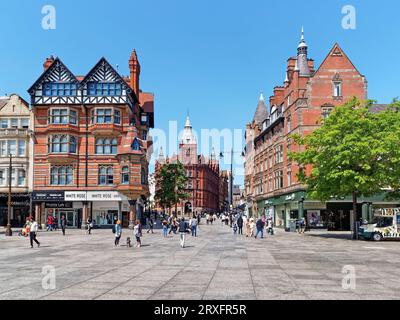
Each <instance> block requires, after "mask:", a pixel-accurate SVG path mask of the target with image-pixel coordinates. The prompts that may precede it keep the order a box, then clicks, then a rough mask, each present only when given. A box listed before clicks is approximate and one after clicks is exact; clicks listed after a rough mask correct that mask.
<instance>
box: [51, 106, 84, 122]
mask: <svg viewBox="0 0 400 320" xmlns="http://www.w3.org/2000/svg"><path fill="white" fill-rule="evenodd" d="M48 116H49V117H48V122H49V124H74V125H76V124H77V123H78V112H77V111H76V110H72V109H69V108H62V109H50V110H49V114H48Z"/></svg>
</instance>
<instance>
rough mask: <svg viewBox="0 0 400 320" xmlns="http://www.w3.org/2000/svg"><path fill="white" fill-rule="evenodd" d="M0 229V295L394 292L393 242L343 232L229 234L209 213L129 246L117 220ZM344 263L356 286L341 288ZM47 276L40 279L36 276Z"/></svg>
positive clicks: (365, 295)
mask: <svg viewBox="0 0 400 320" xmlns="http://www.w3.org/2000/svg"><path fill="white" fill-rule="evenodd" d="M1 231H2V232H3V233H2V234H0V300H5V299H24V300H25V299H40V300H54V299H62V300H80V299H106V300H124V299H128V300H144V299H156V300H159V299H160V300H162V299H167V300H169V299H174V300H175V299H179V300H180V299H196V300H198V299H206V300H208V299H245V300H246V299H250V300H254V299H261V300H265V299H268V300H269V299H273V300H284V299H295V300H298V299H400V290H399V288H400V268H399V267H398V266H399V263H400V252H399V249H400V243H399V242H380V243H374V242H364V241H351V240H348V236H346V235H345V234H336V233H333V234H332V233H327V232H311V233H308V234H306V235H299V234H294V233H286V232H283V231H279V230H278V231H277V234H276V235H274V236H268V237H266V238H264V239H250V238H246V237H242V236H237V235H236V236H235V235H233V232H231V229H230V228H229V227H227V226H223V225H221V223H220V222H219V221H217V223H216V224H214V225H209V226H207V225H204V224H202V225H201V226H200V230H199V237H198V238H192V237H191V236H188V237H187V247H186V248H184V249H182V248H180V246H179V236H177V235H174V236H170V237H169V238H167V239H164V238H163V237H162V232H161V231H160V230H156V233H155V234H150V235H148V234H146V233H145V234H144V237H143V244H144V246H143V247H141V248H128V247H126V245H125V239H126V237H127V236H131V237H132V238H133V236H132V231H130V230H124V232H123V237H122V239H121V244H122V245H121V246H120V247H117V248H116V247H114V235H113V234H112V232H111V230H94V231H93V234H92V235H86V234H84V232H82V231H80V230H67V236H66V237H63V236H62V235H61V232H41V233H40V234H39V236H38V239H39V241H40V242H41V244H42V246H41V247H40V248H36V247H35V248H34V249H31V248H30V245H29V239H27V238H19V237H18V236H14V237H12V238H8V239H7V238H6V237H5V236H4V230H1ZM46 266H50V267H54V268H55V272H56V277H55V279H56V283H55V284H56V287H55V289H49V290H46V289H43V286H42V282H43V278H44V277H45V276H44V275H43V274H42V270H43V267H46ZM344 266H351V267H353V268H354V270H355V274H356V282H355V289H354V290H353V289H344V288H343V286H342V281H343V278H344V276H345V274H343V273H342V270H343V267H344ZM44 282H45V284H46V283H48V282H46V281H44Z"/></svg>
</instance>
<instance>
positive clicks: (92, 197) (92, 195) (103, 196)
mask: <svg viewBox="0 0 400 320" xmlns="http://www.w3.org/2000/svg"><path fill="white" fill-rule="evenodd" d="M126 200H128V198H127V197H126V196H124V195H122V194H120V193H119V192H118V191H88V193H87V201H126Z"/></svg>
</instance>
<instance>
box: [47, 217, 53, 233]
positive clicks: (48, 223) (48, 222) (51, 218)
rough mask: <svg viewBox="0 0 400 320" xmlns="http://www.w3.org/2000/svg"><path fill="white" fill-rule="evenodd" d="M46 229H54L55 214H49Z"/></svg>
mask: <svg viewBox="0 0 400 320" xmlns="http://www.w3.org/2000/svg"><path fill="white" fill-rule="evenodd" d="M46 231H53V216H52V215H48V216H47V229H46Z"/></svg>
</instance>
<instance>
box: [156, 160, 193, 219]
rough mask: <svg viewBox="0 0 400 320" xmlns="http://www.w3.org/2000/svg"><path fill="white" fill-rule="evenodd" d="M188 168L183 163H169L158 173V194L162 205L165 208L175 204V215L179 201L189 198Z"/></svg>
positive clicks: (157, 196) (157, 197)
mask: <svg viewBox="0 0 400 320" xmlns="http://www.w3.org/2000/svg"><path fill="white" fill-rule="evenodd" d="M186 182H187V177H186V170H185V167H184V166H183V164H182V163H180V162H179V161H178V162H177V163H167V164H165V165H163V166H162V167H161V169H160V170H159V171H158V173H157V174H156V185H157V190H156V195H155V198H156V199H157V200H158V202H159V203H160V205H161V206H162V207H163V208H164V209H165V208H170V209H171V208H172V207H173V206H175V215H176V214H177V212H178V203H179V202H180V201H182V200H184V199H187V198H188V195H187V194H186V192H185V190H186Z"/></svg>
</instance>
